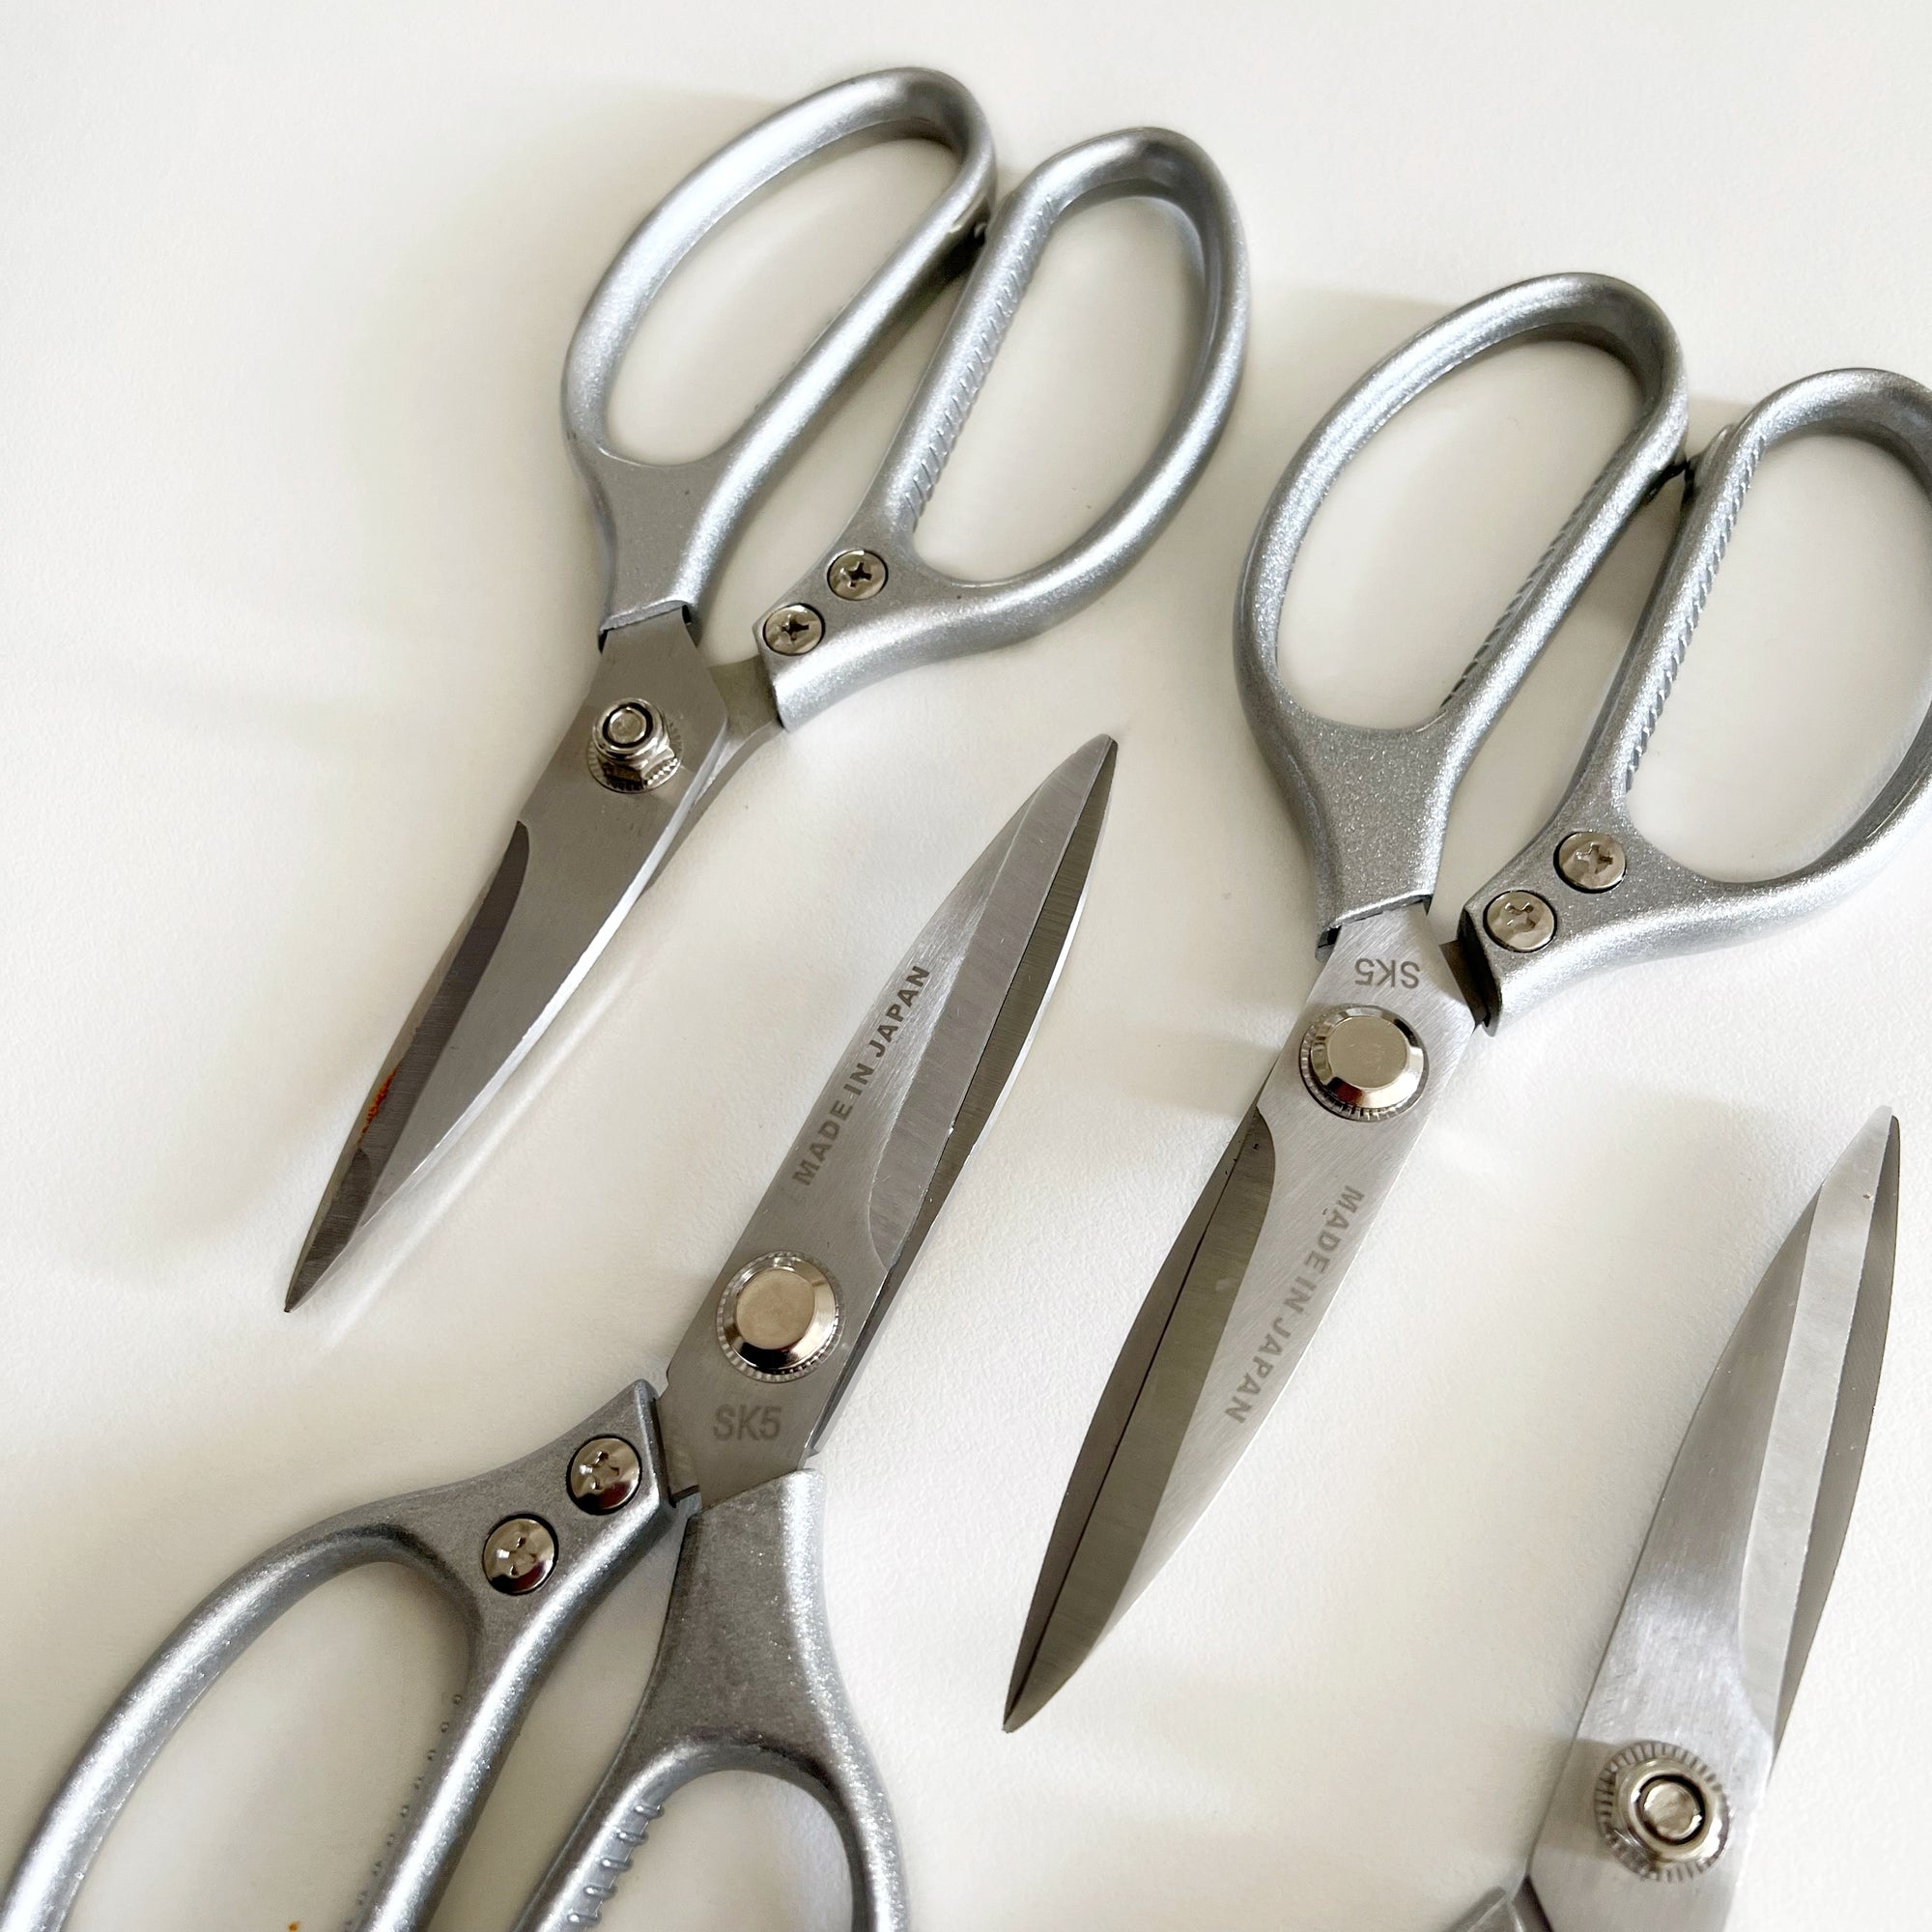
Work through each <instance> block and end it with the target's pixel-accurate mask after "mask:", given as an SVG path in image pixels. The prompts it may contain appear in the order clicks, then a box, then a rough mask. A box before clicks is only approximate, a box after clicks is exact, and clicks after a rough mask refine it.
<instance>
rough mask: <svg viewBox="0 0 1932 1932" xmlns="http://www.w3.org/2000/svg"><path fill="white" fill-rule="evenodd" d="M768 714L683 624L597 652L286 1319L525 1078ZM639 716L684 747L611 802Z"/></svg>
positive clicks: (413, 1019)
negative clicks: (614, 726) (558, 1019)
mask: <svg viewBox="0 0 1932 1932" xmlns="http://www.w3.org/2000/svg"><path fill="white" fill-rule="evenodd" d="M760 696H761V695H760V694H759V693H758V692H757V691H756V690H755V689H747V688H746V687H745V686H744V685H743V684H742V682H737V683H727V682H726V681H725V679H724V678H722V677H720V676H717V675H714V674H713V673H712V672H711V671H710V670H708V669H707V668H706V666H705V663H704V660H703V659H702V658H701V657H700V656H699V655H698V653H697V652H696V649H694V648H693V645H692V639H691V633H690V631H689V630H688V629H687V627H686V624H685V620H684V618H683V617H682V616H681V615H680V614H679V613H677V612H675V611H668V612H663V613H660V614H659V615H658V616H656V617H653V618H650V619H647V620H645V621H643V622H640V623H637V624H632V625H628V626H627V627H626V628H625V629H623V630H621V631H617V632H613V633H612V634H611V637H610V638H608V639H606V640H605V646H604V652H603V655H602V656H601V657H600V658H599V660H598V663H597V672H596V676H595V677H594V678H593V679H592V681H591V686H590V689H589V691H588V692H587V693H586V694H585V696H584V699H583V702H582V705H580V706H579V708H578V714H577V717H576V718H575V720H573V721H572V724H571V725H570V728H569V729H568V730H567V731H565V733H564V735H563V737H562V738H561V740H559V742H558V744H557V747H556V750H555V752H554V753H553V754H552V756H551V760H550V764H549V766H548V768H547V769H546V770H545V772H544V775H543V777H542V778H541V779H539V780H538V781H537V784H536V788H535V789H534V790H533V791H532V792H531V794H530V796H529V797H528V799H527V800H526V801H525V804H524V807H523V810H522V811H521V812H520V813H519V814H518V818H517V823H516V826H515V827H514V828H513V830H512V832H511V835H510V841H509V845H508V848H507V850H506V852H505V854H504V858H503V861H502V863H501V865H499V867H497V874H496V876H495V878H494V879H493V880H492V882H491V884H490V886H489V887H488V888H487V889H486V891H485V893H484V895H483V897H482V900H481V901H480V903H479V905H478V909H477V911H476V913H475V914H474V915H473V917H472V918H471V920H470V923H469V925H468V926H467V927H466V928H465V929H464V931H463V933H462V934H461V935H460V936H459V937H458V939H457V940H456V942H455V943H454V945H453V946H452V947H451V949H450V952H448V953H447V954H446V955H445V957H444V959H443V960H442V962H440V964H439V966H438V969H437V971H436V972H435V973H433V974H432V975H431V976H430V980H429V982H428V984H427V985H426V986H425V988H424V989H423V993H422V995H421V997H420V998H419V999H418V1000H417V1002H416V1005H415V1008H414V1009H413V1010H412V1013H411V1016H410V1018H409V1020H408V1022H407V1023H406V1024H405V1025H404V1028H403V1031H402V1033H401V1035H400V1036H399V1037H398V1038H397V1040H396V1043H395V1046H394V1047H393V1048H392V1049H391V1051H390V1052H389V1054H387V1055H386V1056H384V1062H383V1067H382V1070H381V1072H379V1073H378V1075H377V1077H376V1080H375V1083H374V1085H373V1086H372V1088H371V1090H370V1093H369V1097H368V1099H367V1100H366V1101H365V1102H364V1103H363V1106H362V1110H361V1112H360V1113H359V1114H358V1115H357V1117H356V1122H355V1127H354V1129H353V1130H352V1131H351V1133H350V1135H349V1137H348V1139H347V1141H346V1142H345V1143H344V1145H343V1149H342V1152H341V1154H340V1155H339V1156H338V1158H337V1161H336V1165H335V1170H334V1173H333V1175H332V1176H331V1178H330V1180H329V1185H328V1187H327V1190H326V1191H325V1193H324V1195H323V1198H322V1202H321V1204H320V1206H319V1207H318V1208H317V1209H316V1213H315V1219H314V1221H313V1222H312V1223H311V1224H310V1228H309V1233H308V1236H307V1238H306V1239H305V1240H304V1242H303V1244H302V1249H301V1253H300V1255H299V1256H298V1260H297V1263H296V1267H295V1271H294V1274H293V1276H292V1278H291V1280H290V1284H289V1290H288V1296H287V1306H288V1307H290V1308H294V1307H296V1306H298V1304H299V1303H300V1302H301V1301H302V1300H303V1299H304V1298H305V1297H306V1296H307V1295H308V1294H309V1293H311V1292H312V1291H313V1290H314V1288H315V1287H316V1285H317V1284H318V1283H319V1282H320V1281H321V1280H322V1279H323V1277H324V1276H325V1275H326V1274H327V1272H328V1270H329V1269H330V1268H331V1267H333V1266H334V1264H336V1262H337V1261H339V1260H340V1259H341V1257H342V1255H343V1253H344V1251H345V1250H346V1249H347V1248H348V1246H349V1244H350V1242H351V1241H352V1240H353V1239H354V1238H355V1236H358V1235H359V1234H360V1233H361V1232H362V1231H363V1229H365V1228H366V1227H367V1226H368V1225H369V1223H370V1222H371V1221H372V1220H373V1219H374V1218H375V1217H376V1215H377V1214H378V1213H379V1212H381V1211H382V1210H383V1209H384V1208H386V1207H387V1206H388V1204H389V1203H390V1202H391V1201H392V1200H394V1199H395V1198H396V1197H397V1196H398V1195H399V1194H402V1193H403V1192H404V1191H405V1189H406V1188H408V1187H409V1186H410V1185H411V1184H412V1182H414V1181H416V1180H418V1179H421V1178H422V1177H423V1176H425V1175H427V1174H429V1173H430V1172H432V1171H433V1169H434V1165H435V1163H436V1161H437V1160H438V1159H439V1158H440V1156H441V1154H442V1153H443V1152H445V1151H447V1149H448V1148H449V1147H450V1146H451V1145H453V1144H454V1142H455V1140H456V1139H457V1137H458V1136H459V1135H460V1134H461V1133H462V1132H463V1131H464V1130H465V1129H466V1128H467V1127H468V1126H469V1123H470V1122H471V1121H473V1120H474V1119H475V1118H476V1116H477V1115H478V1114H480V1113H481V1112H482V1111H483V1109H484V1108H485V1107H487V1106H488V1105H489V1103H490V1102H491V1100H492V1099H494V1098H495V1096H496V1095H497V1093H498V1092H499V1091H500V1090H501V1088H502V1085H503V1083H504V1081H506V1080H507V1079H508V1078H509V1077H510V1075H511V1074H512V1073H513V1072H514V1071H515V1070H516V1068H517V1067H518V1066H520V1065H522V1064H523V1061H524V1058H525V1056H526V1054H527V1053H528V1051H529V1049H530V1048H531V1047H532V1046H533V1045H534V1044H535V1043H536V1041H537V1039H538V1038H539V1037H541V1035H542V1034H543V1032H544V1030H545V1028H547V1027H548V1026H549V1025H550V1023H551V1021H552V1020H553V1019H554V1017H555V1015H556V1013H557V1012H558V1010H559V1009H561V1008H562V1006H563V1003H564V1002H565V1001H566V1000H567V999H569V997H570V996H571V994H572V993H573V992H575V991H576V989H577V987H578V984H579V983H580V982H581V981H582V978H583V976H584V975H585V974H586V973H587V972H588V971H589V970H590V968H591V966H592V965H593V964H594V963H595V962H596V960H597V959H598V957H599V956H600V955H601V954H602V952H603V951H604V948H605V947H606V945H608V944H609V942H610V939H611V934H612V933H614V932H615V931H616V929H617V926H618V924H619V923H620V922H621V921H622V920H623V918H624V916H625V915H626V914H627V913H628V912H629V911H630V909H631V907H632V906H633V905H635V904H636V903H637V901H638V899H639V896H640V895H642V893H643V891H644V889H645V888H646V887H647V886H648V885H649V884H650V883H651V881H652V880H653V879H654V878H655V877H656V876H657V873H658V868H659V867H661V866H662V865H663V864H664V862H665V861H666V860H667V859H668V857H669V856H670V854H671V853H672V852H673V851H675V850H676V848H677V845H678V842H679V841H680V840H681V839H682V838H683V837H684V835H685V834H686V833H687V832H688V831H690V829H691V827H692V826H693V825H694V824H695V823H696V820H697V817H698V814H699V813H700V812H701V811H702V810H704V807H705V806H706V805H707V804H708V803H709V802H710V799H711V797H712V795H713V793H714V792H715V790H716V789H717V787H718V785H719V784H721V783H722V782H723V781H724V780H725V778H726V777H728V776H729V774H730V773H731V772H732V771H733V770H735V769H736V766H737V763H738V761H739V759H741V758H742V757H743V756H744V755H745V754H746V753H748V752H749V751H750V750H752V748H753V746H755V745H756V744H758V743H759V742H760V741H761V740H762V739H763V738H764V737H765V736H766V735H767V734H768V733H770V732H771V731H772V730H774V729H775V728H776V726H777V723H778V720H777V717H776V715H775V714H774V713H773V712H772V710H771V706H770V698H769V696H768V695H764V696H763V700H762V703H760ZM640 700H641V701H646V702H648V704H649V705H650V708H651V710H652V711H653V712H654V713H655V714H656V716H657V718H658V719H659V720H660V721H661V724H662V725H663V727H664V728H665V730H666V731H667V732H668V734H669V735H670V736H671V737H673V738H674V739H675V741H676V744H677V746H678V764H677V767H676V769H675V770H674V771H671V772H669V773H667V774H665V775H664V777H663V778H662V780H661V781H660V782H658V783H657V784H656V785H654V786H651V787H645V788H638V789H625V790H616V789H613V788H612V787H611V785H609V784H608V783H606V782H604V781H603V779H602V777H601V776H600V775H599V773H598V772H597V771H596V770H594V769H593V768H592V765H591V762H590V760H589V759H587V758H586V757H585V755H584V746H585V745H586V744H587V743H588V742H590V740H591V737H592V734H593V733H594V732H595V731H596V729H597V727H598V725H600V724H601V722H602V721H603V719H604V718H605V716H606V715H607V714H608V713H610V712H611V710H613V709H615V708H616V707H618V706H620V705H623V704H627V703H636V702H639V701H640Z"/></svg>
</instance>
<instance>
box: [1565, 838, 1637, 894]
mask: <svg viewBox="0 0 1932 1932" xmlns="http://www.w3.org/2000/svg"><path fill="white" fill-rule="evenodd" d="M1628 863H1629V860H1628V858H1627V856H1626V854H1625V852H1624V846H1623V840H1622V839H1621V838H1614V837H1612V835H1611V834H1609V833H1607V832H1573V833H1571V835H1570V836H1569V838H1566V839H1564V841H1563V842H1562V844H1560V845H1559V846H1557V848H1556V869H1557V870H1558V871H1559V872H1561V873H1562V874H1563V876H1564V878H1565V879H1566V880H1567V881H1568V882H1569V883H1570V884H1571V885H1573V886H1575V887H1576V888H1577V891H1578V892H1579V893H1606V892H1608V891H1609V890H1610V888H1611V887H1612V886H1614V885H1617V884H1619V883H1620V882H1621V880H1622V879H1623V875H1624V867H1626V865H1628Z"/></svg>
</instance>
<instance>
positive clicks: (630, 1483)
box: [570, 1435, 644, 1516]
mask: <svg viewBox="0 0 1932 1932" xmlns="http://www.w3.org/2000/svg"><path fill="white" fill-rule="evenodd" d="M643 1480H644V1465H643V1463H642V1461H641V1459H640V1458H639V1455H638V1452H637V1451H636V1450H635V1449H633V1448H632V1447H631V1445H630V1444H629V1443H628V1442H626V1441H625V1440H624V1438H623V1437H622V1436H621V1435H593V1436H592V1437H591V1438H590V1440H589V1441H588V1442H586V1443H584V1444H583V1446H582V1448H581V1449H579V1450H578V1452H577V1454H576V1455H575V1456H573V1457H572V1458H571V1459H570V1499H571V1501H572V1502H574V1503H575V1504H576V1505H577V1507H578V1508H579V1509H581V1510H583V1511H586V1512H587V1513H588V1514H589V1515H591V1516H609V1515H610V1514H611V1511H612V1510H620V1509H622V1508H623V1507H624V1505H625V1504H626V1503H627V1502H629V1501H630V1500H631V1498H632V1497H633V1496H634V1495H636V1494H637V1493H638V1491H639V1487H640V1486H641V1484H642V1483H643Z"/></svg>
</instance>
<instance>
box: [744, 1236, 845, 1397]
mask: <svg viewBox="0 0 1932 1932" xmlns="http://www.w3.org/2000/svg"><path fill="white" fill-rule="evenodd" d="M837 1334H838V1291H837V1290H836V1289H835V1288H834V1287H833V1286H832V1277H831V1276H830V1275H828V1274H827V1273H826V1272H825V1270H824V1269H823V1268H822V1267H820V1266H819V1265H818V1264H817V1263H816V1262H809V1261H807V1260H806V1259H805V1257H804V1256H803V1255H783V1254H781V1255H765V1256H763V1257H761V1258H760V1259H759V1260H757V1261H754V1262H753V1263H752V1264H750V1265H749V1266H747V1267H742V1268H740V1269H739V1270H738V1272H737V1273H736V1274H734V1275H733V1276H732V1277H731V1279H730V1280H729V1281H728V1282H726V1283H725V1293H723V1294H722V1295H721V1296H720V1297H719V1301H718V1341H719V1345H720V1347H722V1348H723V1349H724V1350H725V1356H726V1358H727V1359H728V1360H729V1362H730V1364H731V1366H732V1367H733V1368H734V1369H737V1370H738V1371H740V1373H742V1374H744V1375H748V1376H750V1377H751V1378H753V1380H754V1381H761V1382H782V1381H789V1380H790V1379H791V1378H792V1377H794V1376H802V1375H804V1373H805V1372H806V1370H808V1369H809V1368H810V1367H811V1365H812V1364H813V1363H814V1362H816V1361H817V1360H818V1358H819V1357H820V1356H821V1355H823V1354H824V1353H825V1351H826V1350H828V1349H829V1348H831V1346H832V1342H833V1338H834V1337H835V1336H836V1335H837Z"/></svg>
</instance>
